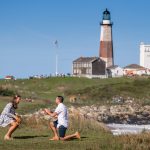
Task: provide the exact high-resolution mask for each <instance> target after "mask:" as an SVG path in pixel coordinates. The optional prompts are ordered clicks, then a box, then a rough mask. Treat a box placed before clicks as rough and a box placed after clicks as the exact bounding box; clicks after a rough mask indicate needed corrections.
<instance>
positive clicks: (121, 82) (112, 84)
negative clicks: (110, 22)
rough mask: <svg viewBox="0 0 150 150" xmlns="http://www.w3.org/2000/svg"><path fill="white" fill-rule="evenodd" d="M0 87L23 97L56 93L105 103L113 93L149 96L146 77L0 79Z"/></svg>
mask: <svg viewBox="0 0 150 150" xmlns="http://www.w3.org/2000/svg"><path fill="white" fill-rule="evenodd" d="M0 87H1V88H3V89H9V90H10V91H13V92H15V93H19V94H20V95H22V96H23V97H24V98H26V97H27V98H33V99H49V100H50V99H51V100H53V99H54V98H55V97H56V96H57V95H63V96H65V99H66V101H68V100H69V97H70V96H71V95H75V96H76V97H79V98H80V103H83V104H84V103H86V102H88V103H90V104H92V103H103V102H104V103H105V102H106V101H109V100H111V99H112V97H113V96H116V95H119V96H123V97H127V96H131V97H134V98H135V99H136V100H139V99H142V101H143V102H147V100H148V99H150V90H149V88H150V78H148V79H144V78H137V79H130V78H113V79H112V78H111V79H87V78H74V77H66V78H60V77H58V78H57V77H54V78H47V79H26V80H0Z"/></svg>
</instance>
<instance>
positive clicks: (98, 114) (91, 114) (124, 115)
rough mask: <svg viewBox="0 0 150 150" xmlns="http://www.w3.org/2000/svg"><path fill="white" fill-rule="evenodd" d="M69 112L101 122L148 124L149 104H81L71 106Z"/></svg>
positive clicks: (149, 122) (149, 118)
mask: <svg viewBox="0 0 150 150" xmlns="http://www.w3.org/2000/svg"><path fill="white" fill-rule="evenodd" d="M69 111H70V113H71V114H72V115H73V114H78V115H80V116H83V117H84V118H87V119H93V120H95V121H98V122H103V123H119V124H137V125H145V124H150V106H149V105H146V106H140V105H138V104H135V103H134V104H130V103H125V104H119V105H111V106H96V105H92V106H83V107H78V108H75V107H71V108H69Z"/></svg>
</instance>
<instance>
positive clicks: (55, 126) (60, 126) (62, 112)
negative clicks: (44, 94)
mask: <svg viewBox="0 0 150 150" xmlns="http://www.w3.org/2000/svg"><path fill="white" fill-rule="evenodd" d="M63 101H64V98H63V97H62V96H57V97H56V104H57V108H56V109H55V111H54V112H51V111H49V110H48V109H45V112H46V113H47V114H48V115H50V116H52V117H57V118H58V120H56V121H54V122H53V123H50V128H51V129H52V131H53V133H54V137H53V138H52V139H50V140H69V139H72V138H78V139H80V134H79V132H76V133H74V134H72V135H68V136H65V133H66V130H67V128H68V110H67V107H66V106H65V105H64V104H63ZM58 133H59V135H58Z"/></svg>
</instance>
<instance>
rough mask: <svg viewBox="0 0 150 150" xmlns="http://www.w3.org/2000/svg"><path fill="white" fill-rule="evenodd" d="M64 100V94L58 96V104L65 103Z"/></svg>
mask: <svg viewBox="0 0 150 150" xmlns="http://www.w3.org/2000/svg"><path fill="white" fill-rule="evenodd" d="M63 101H64V98H63V97H62V96H57V97H56V104H59V103H63Z"/></svg>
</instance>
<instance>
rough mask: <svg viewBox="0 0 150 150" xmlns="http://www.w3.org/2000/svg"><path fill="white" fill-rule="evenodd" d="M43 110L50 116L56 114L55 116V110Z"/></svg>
mask: <svg viewBox="0 0 150 150" xmlns="http://www.w3.org/2000/svg"><path fill="white" fill-rule="evenodd" d="M44 111H45V112H46V113H47V114H48V115H50V116H51V117H56V116H57V113H56V112H51V111H49V110H48V109H44Z"/></svg>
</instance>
